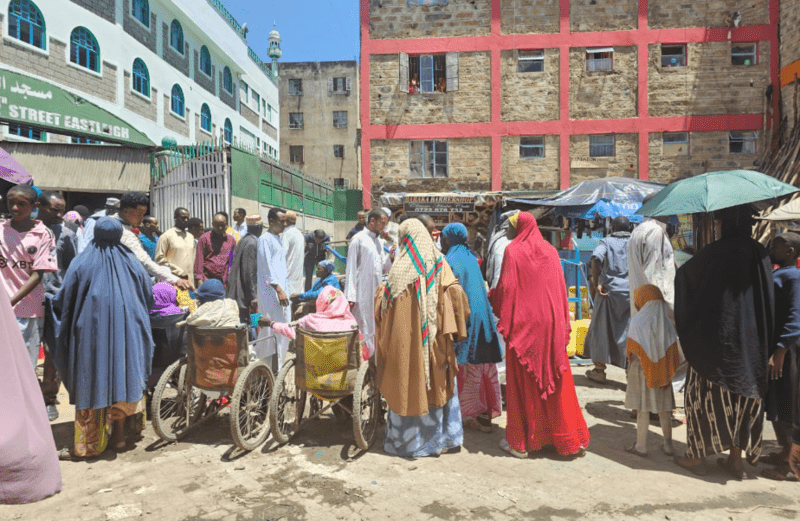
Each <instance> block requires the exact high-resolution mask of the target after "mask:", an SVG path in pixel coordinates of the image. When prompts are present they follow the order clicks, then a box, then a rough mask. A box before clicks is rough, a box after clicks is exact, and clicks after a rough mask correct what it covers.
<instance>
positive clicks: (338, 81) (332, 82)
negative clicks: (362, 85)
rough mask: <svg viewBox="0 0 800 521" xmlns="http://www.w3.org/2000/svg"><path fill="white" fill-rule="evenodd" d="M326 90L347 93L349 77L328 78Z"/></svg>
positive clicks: (348, 90)
mask: <svg viewBox="0 0 800 521" xmlns="http://www.w3.org/2000/svg"><path fill="white" fill-rule="evenodd" d="M328 92H333V93H336V94H347V93H348V92H350V78H328Z"/></svg>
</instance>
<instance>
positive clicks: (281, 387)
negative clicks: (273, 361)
mask: <svg viewBox="0 0 800 521" xmlns="http://www.w3.org/2000/svg"><path fill="white" fill-rule="evenodd" d="M295 370H296V365H295V359H294V358H290V359H288V360H286V362H284V364H283V367H281V370H280V372H279V373H278V377H277V379H276V381H275V389H274V390H273V391H272V401H271V403H270V407H269V419H270V422H269V423H270V430H271V431H272V437H273V438H275V441H277V442H278V443H280V444H281V445H283V444H284V443H286V442H288V441H289V440H290V439H291V438H292V436H294V435H295V434H296V433H297V431H298V429H299V428H300V420H302V419H303V410H304V409H305V406H306V392H305V391H303V390H300V389H298V388H297V384H296V383H295Z"/></svg>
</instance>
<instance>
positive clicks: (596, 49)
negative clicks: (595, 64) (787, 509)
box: [586, 47, 614, 54]
mask: <svg viewBox="0 0 800 521" xmlns="http://www.w3.org/2000/svg"><path fill="white" fill-rule="evenodd" d="M596 52H614V48H613V47H593V48H588V47H587V48H586V54H594V53H596Z"/></svg>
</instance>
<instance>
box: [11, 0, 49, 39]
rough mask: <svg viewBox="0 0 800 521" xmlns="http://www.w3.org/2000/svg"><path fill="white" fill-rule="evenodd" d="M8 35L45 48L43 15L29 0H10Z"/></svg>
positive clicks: (45, 35)
mask: <svg viewBox="0 0 800 521" xmlns="http://www.w3.org/2000/svg"><path fill="white" fill-rule="evenodd" d="M8 35H9V36H10V37H12V38H16V39H17V40H21V41H23V42H25V43H29V44H31V45H33V46H34V47H38V48H39V49H46V48H47V31H46V30H45V25H44V16H42V12H41V11H39V8H38V7H36V4H34V3H33V2H31V1H30V0H11V3H10V4H8Z"/></svg>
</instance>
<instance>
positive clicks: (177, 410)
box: [150, 358, 206, 441]
mask: <svg viewBox="0 0 800 521" xmlns="http://www.w3.org/2000/svg"><path fill="white" fill-rule="evenodd" d="M188 387H189V386H188V382H187V381H186V359H185V358H181V359H180V360H177V361H176V362H173V364H172V365H170V366H169V367H168V368H167V369H166V370H165V371H164V373H163V374H162V375H161V378H159V380H158V384H156V389H155V391H154V392H153V403H152V404H151V406H150V418H151V420H152V422H153V429H154V430H155V431H156V434H158V436H159V437H160V438H161V439H162V440H164V441H175V440H179V439H180V438H182V437H184V436H185V435H186V433H187V432H188V431H189V429H190V428H191V427H192V424H193V423H194V422H196V421H197V419H198V418H199V417H200V416H201V415H202V414H203V410H204V409H205V402H206V398H205V395H204V394H203V393H202V392H201V391H200V390H199V389H197V388H192V389H191V391H188ZM189 392H191V396H190V395H189ZM187 407H189V408H190V409H191V410H190V414H189V417H188V422H187V414H186V409H187Z"/></svg>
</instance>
